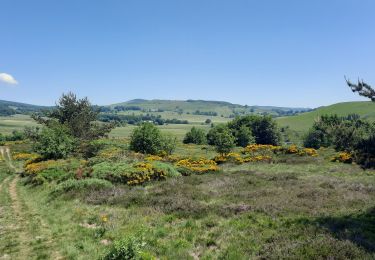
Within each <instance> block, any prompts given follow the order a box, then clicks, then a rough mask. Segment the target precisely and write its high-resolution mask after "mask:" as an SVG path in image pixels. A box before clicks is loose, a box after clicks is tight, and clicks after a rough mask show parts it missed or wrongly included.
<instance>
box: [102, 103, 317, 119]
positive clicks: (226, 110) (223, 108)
mask: <svg viewBox="0 0 375 260" xmlns="http://www.w3.org/2000/svg"><path fill="white" fill-rule="evenodd" d="M109 107H111V108H112V109H114V108H116V107H124V108H137V107H138V108H140V109H142V110H146V111H147V112H157V111H170V112H171V111H172V112H178V111H180V113H184V114H193V113H197V112H199V113H205V112H214V113H217V115H218V116H223V117H230V116H233V115H238V114H239V115H241V114H248V113H257V114H262V113H267V114H271V115H274V116H280V115H283V114H286V113H296V112H303V111H309V110H310V109H309V108H290V107H275V106H242V105H238V104H232V103H229V102H225V101H206V100H158V99H154V100H145V99H134V100H130V101H127V102H123V103H118V104H113V105H110V106H109Z"/></svg>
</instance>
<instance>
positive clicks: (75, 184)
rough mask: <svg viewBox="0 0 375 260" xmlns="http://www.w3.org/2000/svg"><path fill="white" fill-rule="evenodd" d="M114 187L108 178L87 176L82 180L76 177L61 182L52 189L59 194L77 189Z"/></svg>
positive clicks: (54, 193)
mask: <svg viewBox="0 0 375 260" xmlns="http://www.w3.org/2000/svg"><path fill="white" fill-rule="evenodd" d="M110 187H112V183H110V182H109V181H106V180H101V179H94V178H87V179H82V180H76V179H69V180H66V181H64V182H61V183H60V184H58V185H56V187H55V188H54V189H53V190H52V192H51V194H52V195H59V194H63V193H66V192H69V191H77V190H88V189H91V190H96V189H103V188H110Z"/></svg>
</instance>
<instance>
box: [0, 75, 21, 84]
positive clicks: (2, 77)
mask: <svg viewBox="0 0 375 260" xmlns="http://www.w3.org/2000/svg"><path fill="white" fill-rule="evenodd" d="M0 81H2V82H5V83H7V84H11V85H16V84H18V81H17V80H16V79H15V78H13V76H12V75H10V74H7V73H0Z"/></svg>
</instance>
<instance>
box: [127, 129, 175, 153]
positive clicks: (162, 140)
mask: <svg viewBox="0 0 375 260" xmlns="http://www.w3.org/2000/svg"><path fill="white" fill-rule="evenodd" d="M175 147H176V140H175V138H171V137H168V136H163V135H162V134H161V132H160V130H159V129H158V128H157V127H156V126H155V125H153V124H151V123H143V124H142V125H140V126H139V127H137V128H136V129H134V131H133V133H132V135H131V137H130V149H131V150H133V151H135V152H140V153H143V154H154V155H156V154H161V153H166V154H171V153H172V152H173V150H174V149H175Z"/></svg>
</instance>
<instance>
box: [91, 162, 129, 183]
mask: <svg viewBox="0 0 375 260" xmlns="http://www.w3.org/2000/svg"><path fill="white" fill-rule="evenodd" d="M92 169H93V171H92V176H93V177H94V178H98V179H105V180H109V181H111V182H126V181H127V179H128V177H129V174H130V173H132V172H134V168H133V166H132V165H131V164H129V163H127V162H118V163H114V162H107V161H106V162H101V163H98V164H95V165H94V166H93V167H92Z"/></svg>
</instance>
